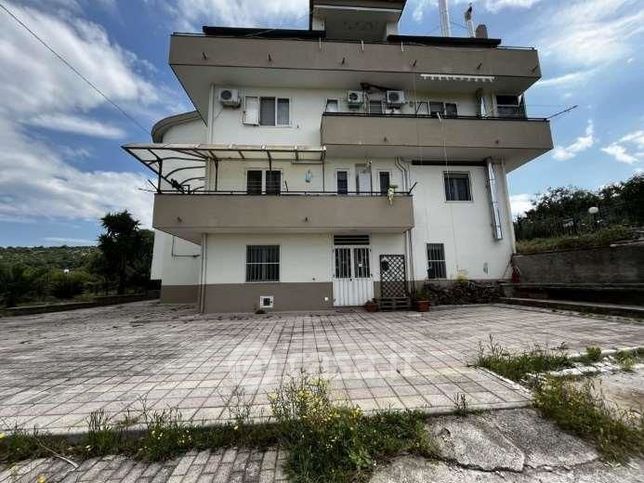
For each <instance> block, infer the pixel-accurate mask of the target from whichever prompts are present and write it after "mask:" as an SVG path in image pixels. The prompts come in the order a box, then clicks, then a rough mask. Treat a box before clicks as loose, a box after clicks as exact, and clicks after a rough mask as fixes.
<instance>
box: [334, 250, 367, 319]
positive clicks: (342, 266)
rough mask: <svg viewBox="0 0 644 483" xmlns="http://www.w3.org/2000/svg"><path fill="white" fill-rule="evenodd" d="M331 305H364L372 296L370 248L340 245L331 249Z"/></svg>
mask: <svg viewBox="0 0 644 483" xmlns="http://www.w3.org/2000/svg"><path fill="white" fill-rule="evenodd" d="M332 258H333V267H332V271H333V305H334V306H336V307H345V306H350V305H364V304H365V303H366V302H367V301H369V300H371V299H372V298H373V277H372V275H371V249H370V248H369V247H365V246H341V247H336V248H334V249H333V257H332Z"/></svg>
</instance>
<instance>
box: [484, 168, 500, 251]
mask: <svg viewBox="0 0 644 483" xmlns="http://www.w3.org/2000/svg"><path fill="white" fill-rule="evenodd" d="M485 166H486V170H487V192H488V196H489V199H490V211H491V214H492V236H493V237H494V239H495V240H497V241H499V240H503V227H502V225H501V212H500V211H499V199H498V198H499V195H498V193H497V183H496V173H495V172H494V161H493V160H492V158H487V159H486V160H485Z"/></svg>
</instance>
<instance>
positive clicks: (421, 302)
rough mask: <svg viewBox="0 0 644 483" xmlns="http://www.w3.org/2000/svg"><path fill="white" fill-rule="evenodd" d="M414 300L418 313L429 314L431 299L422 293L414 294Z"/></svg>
mask: <svg viewBox="0 0 644 483" xmlns="http://www.w3.org/2000/svg"><path fill="white" fill-rule="evenodd" d="M412 300H413V302H414V308H415V309H416V311H417V312H429V306H430V302H429V299H428V298H427V297H426V296H425V295H424V294H423V293H422V292H421V293H418V292H416V293H414V295H413V298H412Z"/></svg>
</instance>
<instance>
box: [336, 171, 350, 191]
mask: <svg viewBox="0 0 644 483" xmlns="http://www.w3.org/2000/svg"><path fill="white" fill-rule="evenodd" d="M336 178H337V184H338V194H339V195H346V194H349V173H348V171H337V172H336Z"/></svg>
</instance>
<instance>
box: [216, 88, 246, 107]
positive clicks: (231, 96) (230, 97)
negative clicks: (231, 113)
mask: <svg viewBox="0 0 644 483" xmlns="http://www.w3.org/2000/svg"><path fill="white" fill-rule="evenodd" d="M217 99H219V102H221V103H222V105H224V106H227V107H239V106H241V97H240V95H239V90H238V89H229V88H221V89H219V90H218V91H217Z"/></svg>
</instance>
